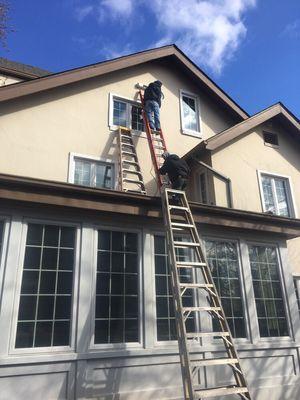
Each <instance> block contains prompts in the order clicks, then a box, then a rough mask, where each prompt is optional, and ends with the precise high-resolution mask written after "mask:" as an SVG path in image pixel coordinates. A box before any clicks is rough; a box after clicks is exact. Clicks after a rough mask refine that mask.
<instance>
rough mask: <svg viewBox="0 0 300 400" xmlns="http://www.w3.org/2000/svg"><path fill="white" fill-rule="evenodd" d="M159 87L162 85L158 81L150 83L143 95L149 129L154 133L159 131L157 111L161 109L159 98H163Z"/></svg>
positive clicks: (158, 113) (158, 112)
mask: <svg viewBox="0 0 300 400" xmlns="http://www.w3.org/2000/svg"><path fill="white" fill-rule="evenodd" d="M161 86H162V83H161V82H160V81H155V82H152V83H150V84H149V85H148V86H147V88H146V89H145V93H144V102H145V111H146V114H147V118H148V121H149V125H150V128H151V129H152V130H154V131H159V130H160V110H159V109H160V107H161V98H162V97H163V94H162V91H161Z"/></svg>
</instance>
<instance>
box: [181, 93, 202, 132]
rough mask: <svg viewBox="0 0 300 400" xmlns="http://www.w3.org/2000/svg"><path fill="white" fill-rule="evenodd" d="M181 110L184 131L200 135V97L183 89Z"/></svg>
mask: <svg viewBox="0 0 300 400" xmlns="http://www.w3.org/2000/svg"><path fill="white" fill-rule="evenodd" d="M180 110H181V127H182V132H183V133H186V134H189V135H192V136H197V137H199V136H200V113H199V99H198V97H197V96H196V95H193V94H190V93H187V92H184V91H181V92H180Z"/></svg>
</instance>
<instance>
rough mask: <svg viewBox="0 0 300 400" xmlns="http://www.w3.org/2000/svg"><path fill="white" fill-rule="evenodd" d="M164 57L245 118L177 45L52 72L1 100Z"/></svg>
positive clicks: (9, 91)
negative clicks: (55, 72)
mask: <svg viewBox="0 0 300 400" xmlns="http://www.w3.org/2000/svg"><path fill="white" fill-rule="evenodd" d="M161 59H165V60H167V62H168V63H169V64H170V65H171V66H172V67H173V68H175V69H176V68H179V69H181V70H184V71H185V73H186V74H188V75H189V76H190V77H191V78H192V79H194V80H196V81H197V83H198V84H199V85H200V86H201V87H202V88H203V89H204V90H206V91H207V92H208V93H210V95H212V96H214V99H215V101H218V102H220V104H222V106H223V107H224V108H225V109H226V110H227V111H228V112H230V113H231V114H232V115H233V116H235V118H236V120H237V122H238V121H241V120H244V119H246V118H247V117H248V114H247V113H246V112H245V111H244V110H242V109H241V107H239V106H238V105H237V104H236V103H235V102H234V101H233V100H232V99H231V98H230V97H229V96H228V95H227V94H226V93H225V92H224V91H223V90H222V89H221V88H219V87H218V86H217V85H216V84H215V83H214V82H213V81H212V80H211V79H210V78H208V76H207V75H206V74H205V73H204V72H203V71H201V70H200V69H199V68H198V67H197V66H196V65H195V64H193V63H192V61H191V60H189V59H188V57H186V56H185V55H184V53H182V52H181V51H180V50H179V49H178V48H177V47H176V46H175V45H171V46H164V47H161V48H157V49H152V50H147V51H144V52H140V53H136V54H132V55H129V56H124V57H120V58H117V59H115V60H110V61H105V62H101V63H98V64H94V65H90V66H87V67H83V68H77V69H75V70H70V71H65V72H62V73H57V74H52V75H50V76H47V77H44V78H39V79H36V80H34V81H32V82H24V83H20V84H19V85H18V86H17V87H6V88H2V89H1V90H0V101H7V100H12V99H16V98H18V97H23V96H28V95H32V94H35V93H40V92H43V91H45V90H49V89H53V88H57V87H61V86H65V85H69V84H72V83H75V82H79V81H83V80H86V79H91V78H95V77H98V76H101V75H105V74H109V73H111V72H114V71H118V70H122V69H126V68H129V67H132V66H136V65H140V64H143V63H146V62H149V61H153V60H161Z"/></svg>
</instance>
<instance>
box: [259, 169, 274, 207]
mask: <svg viewBox="0 0 300 400" xmlns="http://www.w3.org/2000/svg"><path fill="white" fill-rule="evenodd" d="M262 187H263V195H264V202H265V209H266V211H270V212H272V213H274V214H275V213H276V208H275V199H274V194H273V190H272V182H271V178H270V177H268V176H263V177H262Z"/></svg>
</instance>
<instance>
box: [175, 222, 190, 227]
mask: <svg viewBox="0 0 300 400" xmlns="http://www.w3.org/2000/svg"><path fill="white" fill-rule="evenodd" d="M171 225H172V226H174V227H178V228H195V225H192V224H182V223H180V222H171Z"/></svg>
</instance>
